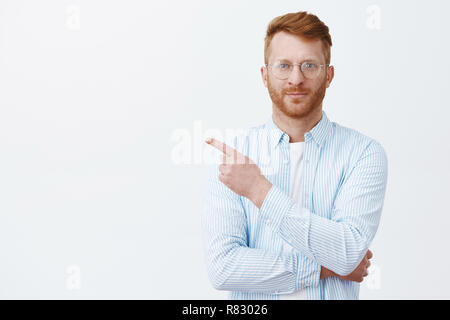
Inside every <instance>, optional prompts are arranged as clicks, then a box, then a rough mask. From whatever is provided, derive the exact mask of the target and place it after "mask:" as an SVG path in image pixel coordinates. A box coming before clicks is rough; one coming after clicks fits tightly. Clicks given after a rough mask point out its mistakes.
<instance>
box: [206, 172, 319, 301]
mask: <svg viewBox="0 0 450 320" xmlns="http://www.w3.org/2000/svg"><path fill="white" fill-rule="evenodd" d="M218 173H219V172H218V170H217V166H212V168H211V171H210V172H209V174H208V177H207V184H206V190H207V193H206V199H205V208H204V212H203V217H202V225H203V227H202V229H203V245H204V250H205V258H206V266H207V271H208V276H209V279H210V281H211V282H212V284H213V286H214V288H216V289H219V290H230V291H247V292H249V291H252V292H263V293H277V294H280V293H283V294H284V293H292V292H295V291H297V290H299V289H302V288H304V287H307V286H316V285H318V283H319V277H320V272H321V267H320V265H318V264H317V263H315V262H314V261H312V260H310V259H300V256H299V253H291V254H282V253H277V252H273V251H268V250H264V249H256V248H249V247H248V239H247V230H248V226H247V218H246V213H245V211H244V208H243V206H242V202H241V199H240V197H239V195H238V194H236V193H234V192H233V191H231V190H230V189H229V188H227V187H226V186H225V185H224V184H223V183H222V182H220V181H219V179H218ZM301 261H304V262H303V263H301Z"/></svg>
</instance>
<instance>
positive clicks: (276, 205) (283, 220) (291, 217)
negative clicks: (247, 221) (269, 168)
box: [259, 185, 312, 257]
mask: <svg viewBox="0 0 450 320" xmlns="http://www.w3.org/2000/svg"><path fill="white" fill-rule="evenodd" d="M259 218H260V219H261V220H262V222H263V223H265V224H266V226H268V227H269V228H271V229H272V230H273V232H275V233H277V234H279V235H280V236H281V238H282V239H283V240H284V241H286V242H287V243H289V244H290V245H291V246H293V247H294V248H296V249H297V250H299V251H300V252H302V253H303V254H304V255H306V256H308V257H312V254H311V252H310V250H309V246H308V238H309V228H310V213H309V211H308V210H307V209H305V208H301V207H300V205H299V204H298V203H297V202H296V201H295V200H293V199H291V198H290V197H288V196H287V195H285V194H284V193H283V192H282V191H281V190H280V188H278V187H276V186H275V185H272V187H271V188H270V190H269V192H268V193H267V196H266V198H265V199H264V201H263V204H262V205H261V208H260V210H259Z"/></svg>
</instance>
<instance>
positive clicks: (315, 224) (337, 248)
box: [202, 12, 387, 299]
mask: <svg viewBox="0 0 450 320" xmlns="http://www.w3.org/2000/svg"><path fill="white" fill-rule="evenodd" d="M331 45H332V43H331V37H330V35H329V32H328V27H327V26H326V25H325V24H324V23H323V22H322V21H320V20H319V19H318V18H317V17H316V16H315V15H312V14H308V13H306V12H298V13H289V14H286V15H283V16H280V17H277V18H275V19H273V20H272V21H271V23H270V24H269V26H268V29H267V34H266V38H265V48H264V56H265V66H264V67H262V68H261V75H262V79H263V82H264V85H265V86H266V87H267V88H268V91H269V95H270V98H271V100H272V102H273V104H272V116H271V117H270V118H269V119H268V121H267V123H265V124H264V125H261V126H258V127H254V128H250V129H249V130H248V131H247V132H246V133H245V134H243V135H242V136H238V137H236V138H235V139H234V140H233V141H232V142H231V143H229V145H226V144H224V143H222V142H221V141H218V140H215V139H208V140H207V143H209V144H210V145H211V146H213V147H215V148H217V149H218V150H220V152H221V154H222V162H223V163H222V164H220V165H218V166H217V165H215V166H213V168H212V171H211V173H210V174H209V176H208V180H207V183H208V184H207V189H206V192H207V194H206V202H205V210H204V214H203V221H202V222H203V236H204V248H205V257H206V265H207V270H208V275H209V278H210V280H211V282H212V284H213V286H214V287H215V288H216V289H219V290H228V291H231V293H230V296H229V297H230V298H231V299H358V297H359V286H360V282H362V280H363V278H364V277H365V276H367V268H368V267H369V266H370V261H369V259H370V258H372V253H371V252H370V250H368V248H369V246H370V243H371V241H372V240H373V238H374V236H375V233H376V230H377V228H378V224H379V221H380V216H381V210H382V206H383V201H384V194H385V189H386V181H387V158H386V154H385V151H384V149H383V147H382V146H381V145H380V144H379V143H378V142H377V141H375V140H374V139H371V138H369V137H367V136H364V135H363V134H361V133H359V132H357V131H355V130H352V129H349V128H345V127H343V126H340V125H338V124H336V123H334V122H331V121H330V120H329V119H328V117H327V115H326V114H325V112H324V111H323V110H322V101H323V98H324V96H325V91H326V89H327V88H328V87H329V86H330V84H331V81H332V80H333V76H334V68H333V66H330V47H331Z"/></svg>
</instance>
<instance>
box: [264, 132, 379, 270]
mask: <svg viewBox="0 0 450 320" xmlns="http://www.w3.org/2000/svg"><path fill="white" fill-rule="evenodd" d="M386 183H387V157H386V153H385V151H384V149H383V148H382V146H381V145H380V144H379V143H378V142H376V141H373V142H372V143H371V144H369V146H368V147H367V148H366V150H365V151H364V152H363V153H362V155H361V157H360V158H359V160H358V161H357V162H356V164H355V165H354V166H353V168H352V169H351V171H350V173H349V174H348V175H347V177H346V178H345V179H344V182H343V184H342V186H341V188H340V189H339V191H338V194H337V196H336V200H335V203H334V206H333V211H332V214H331V217H332V218H331V219H327V218H324V217H321V216H319V215H316V214H314V212H311V211H309V210H308V209H306V208H302V207H301V206H300V205H299V204H298V203H297V202H296V201H294V200H292V199H291V198H289V197H288V196H287V195H285V194H284V193H283V192H282V191H281V190H280V189H279V188H278V187H276V186H274V185H273V186H272V188H271V189H270V190H269V192H268V194H267V196H266V198H265V199H264V202H263V204H262V206H261V208H260V210H259V214H260V219H262V220H263V222H265V223H266V224H268V225H269V226H270V227H271V228H272V230H273V231H274V232H277V233H279V234H280V236H281V237H282V238H283V239H284V240H285V241H286V242H288V243H289V244H290V245H291V246H292V247H293V248H295V249H296V250H299V252H301V253H303V254H304V255H306V256H307V257H310V258H311V259H313V260H314V261H315V262H317V263H318V264H320V265H322V266H324V267H326V268H328V269H330V270H332V271H333V272H335V273H337V274H339V275H343V276H345V275H348V274H350V273H351V272H352V271H353V270H355V269H356V267H357V266H358V265H359V263H360V262H361V260H362V259H363V257H364V255H365V254H366V252H367V250H368V248H369V245H370V243H371V241H372V240H373V238H374V236H375V233H376V231H377V229H378V225H379V221H380V217H381V210H382V207H383V202H384V195H385V190H386Z"/></svg>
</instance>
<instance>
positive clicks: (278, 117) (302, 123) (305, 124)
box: [272, 105, 322, 143]
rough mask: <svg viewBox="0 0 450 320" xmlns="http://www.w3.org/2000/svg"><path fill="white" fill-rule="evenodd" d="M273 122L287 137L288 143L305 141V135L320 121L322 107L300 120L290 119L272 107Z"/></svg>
mask: <svg viewBox="0 0 450 320" xmlns="http://www.w3.org/2000/svg"><path fill="white" fill-rule="evenodd" d="M272 119H273V122H274V123H275V124H276V125H277V126H278V128H280V129H281V130H282V131H284V132H285V133H286V134H287V135H288V136H289V142H291V143H293V142H303V141H305V133H306V132H308V131H310V130H311V129H312V128H314V127H315V125H316V124H317V123H319V121H320V119H322V105H320V107H319V108H316V110H314V111H313V112H311V113H310V114H307V115H305V116H304V117H301V118H292V117H289V116H287V115H285V114H284V113H283V112H281V111H280V110H279V109H278V108H277V107H276V106H272Z"/></svg>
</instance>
